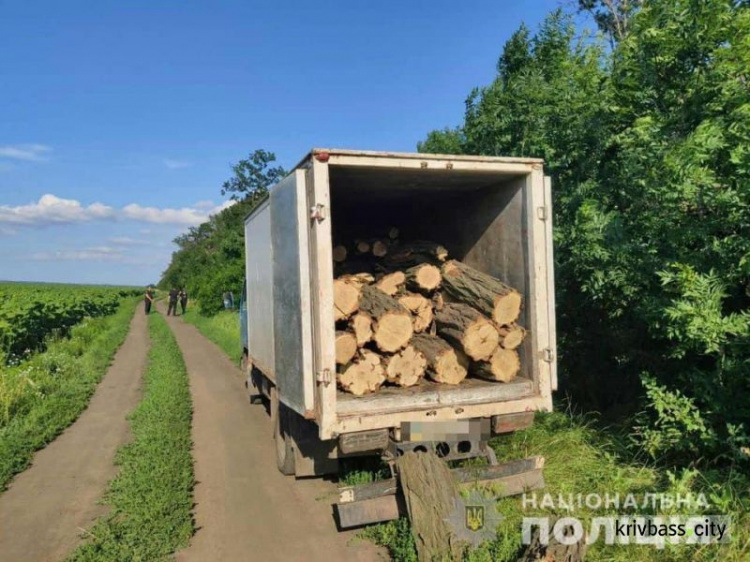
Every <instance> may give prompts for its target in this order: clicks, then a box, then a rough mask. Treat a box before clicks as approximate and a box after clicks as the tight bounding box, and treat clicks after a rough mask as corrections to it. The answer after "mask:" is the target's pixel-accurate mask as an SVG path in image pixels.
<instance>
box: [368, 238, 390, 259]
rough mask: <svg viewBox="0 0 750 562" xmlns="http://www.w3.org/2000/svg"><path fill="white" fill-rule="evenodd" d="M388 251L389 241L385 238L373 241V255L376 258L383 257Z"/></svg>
mask: <svg viewBox="0 0 750 562" xmlns="http://www.w3.org/2000/svg"><path fill="white" fill-rule="evenodd" d="M387 253H388V243H387V242H385V241H384V240H375V241H374V242H373V243H372V255H373V256H375V257H376V258H382V257H383V256H385V255H386V254H387Z"/></svg>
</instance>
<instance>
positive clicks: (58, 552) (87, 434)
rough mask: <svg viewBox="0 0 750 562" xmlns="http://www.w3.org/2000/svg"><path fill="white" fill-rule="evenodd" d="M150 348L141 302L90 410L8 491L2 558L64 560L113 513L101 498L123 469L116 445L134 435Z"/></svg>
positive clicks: (0, 526) (0, 534) (0, 531)
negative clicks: (102, 518)
mask: <svg viewBox="0 0 750 562" xmlns="http://www.w3.org/2000/svg"><path fill="white" fill-rule="evenodd" d="M147 352H148V329H147V321H146V317H145V315H144V314H143V312H142V311H141V309H140V308H139V309H138V310H137V311H136V314H135V316H134V317H133V320H132V322H131V324H130V332H129V333H128V336H127V338H126V339H125V342H124V343H123V345H122V346H121V347H120V349H119V350H118V351H117V353H116V355H115V358H114V362H113V363H112V365H111V366H110V368H109V370H108V371H107V374H106V375H105V376H104V378H103V379H102V381H101V383H100V384H99V386H98V387H97V389H96V392H95V393H94V395H93V397H92V398H91V402H90V403H89V406H88V408H87V409H86V410H85V411H84V412H83V414H81V416H80V417H79V418H78V420H76V422H75V423H74V424H73V425H71V426H70V427H69V428H68V429H66V430H65V431H64V432H63V433H62V435H60V436H59V437H58V438H57V439H56V440H55V441H53V442H52V443H50V444H49V445H48V446H47V447H46V448H45V449H42V450H41V451H39V452H38V453H36V455H35V456H34V461H33V464H32V465H31V467H30V468H28V469H27V470H26V471H24V472H22V473H21V474H19V475H18V476H17V477H16V479H15V480H14V481H13V483H12V484H11V486H10V488H9V489H8V490H7V491H6V492H5V493H3V494H2V495H0V560H2V561H4V562H5V561H22V560H23V561H26V560H34V561H39V562H41V561H53V560H61V559H63V558H64V557H65V556H66V555H67V554H68V553H69V552H70V551H71V550H72V549H73V547H75V546H76V545H77V544H78V542H79V541H80V535H81V533H82V531H83V530H84V529H85V528H87V527H88V526H89V525H90V524H91V523H92V522H93V521H94V519H96V518H97V517H98V516H100V515H102V514H104V513H105V512H106V510H107V508H106V507H105V506H102V505H99V503H98V502H99V500H100V498H101V497H102V495H103V493H104V491H105V489H106V487H107V483H108V482H109V480H111V479H112V478H113V477H114V476H115V475H116V474H117V469H116V468H115V466H114V464H113V459H114V455H115V451H116V450H117V449H118V447H120V446H121V445H122V444H123V443H125V442H126V441H127V440H128V439H129V437H130V425H129V424H128V422H127V420H126V416H127V415H128V414H129V413H130V412H131V411H132V410H133V408H135V406H136V405H137V404H138V401H139V398H140V394H141V375H142V373H143V370H144V367H145V364H146V355H147Z"/></svg>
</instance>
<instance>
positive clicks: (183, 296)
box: [179, 287, 188, 314]
mask: <svg viewBox="0 0 750 562" xmlns="http://www.w3.org/2000/svg"><path fill="white" fill-rule="evenodd" d="M179 297H180V308H181V309H182V313H183V314H185V311H186V310H187V301H188V294H187V291H186V290H185V288H184V287H183V288H182V289H180V295H179Z"/></svg>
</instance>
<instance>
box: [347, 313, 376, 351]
mask: <svg viewBox="0 0 750 562" xmlns="http://www.w3.org/2000/svg"><path fill="white" fill-rule="evenodd" d="M349 327H350V328H351V329H352V331H353V332H354V338H355V340H356V342H357V347H362V346H363V345H365V344H366V343H367V342H368V341H370V340H371V339H372V318H371V317H370V315H369V314H367V313H366V312H362V311H361V310H360V311H359V312H357V313H356V314H355V315H354V316H352V317H351V318H350V319H349Z"/></svg>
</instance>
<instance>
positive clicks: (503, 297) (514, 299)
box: [443, 260, 521, 326]
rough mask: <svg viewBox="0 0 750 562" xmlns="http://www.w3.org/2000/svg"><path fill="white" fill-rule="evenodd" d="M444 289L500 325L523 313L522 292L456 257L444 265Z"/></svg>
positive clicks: (510, 321)
mask: <svg viewBox="0 0 750 562" xmlns="http://www.w3.org/2000/svg"><path fill="white" fill-rule="evenodd" d="M443 289H444V291H445V292H446V293H447V294H449V295H450V296H451V297H453V298H455V299H457V300H459V301H461V302H463V303H465V304H468V305H469V306H472V307H474V308H476V309H477V310H479V311H480V312H483V313H484V314H486V315H487V316H489V317H490V318H491V319H492V320H493V321H494V322H495V323H496V324H497V325H498V326H504V325H507V324H512V323H513V322H515V321H516V320H517V319H518V316H519V314H520V313H521V294H520V293H519V292H518V291H516V290H515V289H514V288H513V287H509V286H508V285H506V284H505V283H503V282H501V281H498V280H497V279H495V278H494V277H492V276H490V275H487V274H486V273H482V272H481V271H478V270H476V269H474V268H473V267H470V266H468V265H466V264H463V263H461V262H459V261H456V260H451V261H449V262H447V263H446V264H445V265H444V266H443Z"/></svg>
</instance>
